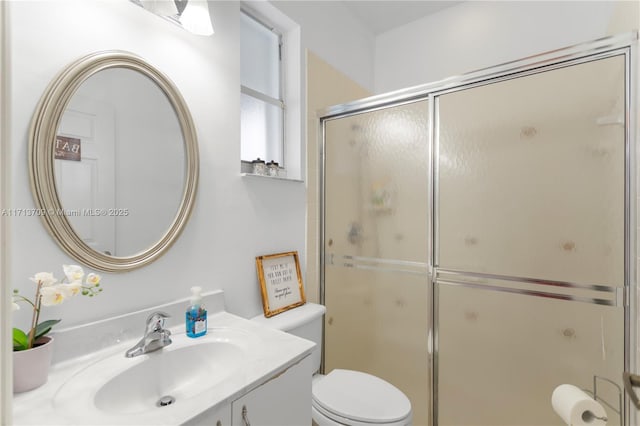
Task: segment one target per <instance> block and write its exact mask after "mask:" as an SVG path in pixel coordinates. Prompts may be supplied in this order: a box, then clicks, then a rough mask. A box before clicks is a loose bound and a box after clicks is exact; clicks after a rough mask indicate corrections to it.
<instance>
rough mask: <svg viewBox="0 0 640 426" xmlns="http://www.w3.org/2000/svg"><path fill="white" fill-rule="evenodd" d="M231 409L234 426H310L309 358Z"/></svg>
mask: <svg viewBox="0 0 640 426" xmlns="http://www.w3.org/2000/svg"><path fill="white" fill-rule="evenodd" d="M231 410H232V425H233V426H249V425H250V426H304V425H311V360H310V357H308V356H307V357H306V358H304V359H303V360H302V361H300V362H299V363H297V364H295V365H293V366H291V367H289V368H288V369H287V370H285V371H284V372H283V373H280V374H279V375H277V376H275V377H273V378H271V379H270V380H269V381H267V382H266V383H264V384H262V385H260V386H258V387H257V388H255V389H253V390H252V391H251V392H249V393H247V394H245V395H244V396H242V397H240V398H238V399H236V400H235V401H233V403H232V406H231Z"/></svg>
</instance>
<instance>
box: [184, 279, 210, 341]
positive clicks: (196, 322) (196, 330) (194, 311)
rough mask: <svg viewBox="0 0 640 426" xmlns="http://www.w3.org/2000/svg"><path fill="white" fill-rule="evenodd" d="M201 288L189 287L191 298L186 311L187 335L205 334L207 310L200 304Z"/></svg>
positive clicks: (198, 335)
mask: <svg viewBox="0 0 640 426" xmlns="http://www.w3.org/2000/svg"><path fill="white" fill-rule="evenodd" d="M201 293H202V288H200V287H191V299H190V304H189V307H188V308H187V312H186V315H185V317H186V327H187V336H189V337H200V336H204V335H205V334H207V310H206V309H205V308H204V306H202V294H201Z"/></svg>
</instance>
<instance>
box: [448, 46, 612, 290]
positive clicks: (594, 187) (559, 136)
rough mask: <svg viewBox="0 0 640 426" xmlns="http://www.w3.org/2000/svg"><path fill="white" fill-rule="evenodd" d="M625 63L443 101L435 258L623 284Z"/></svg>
mask: <svg viewBox="0 0 640 426" xmlns="http://www.w3.org/2000/svg"><path fill="white" fill-rule="evenodd" d="M624 63H625V61H624V57H622V56H616V57H612V58H608V59H602V60H598V61H592V62H588V63H584V64H579V65H574V66H570V67H566V68H562V69H557V70H553V71H548V72H544V73H540V74H536V75H531V76H527V77H522V78H517V79H512V80H508V81H504V82H499V83H494V84H490V85H486V86H482V87H476V88H472V89H468V90H464V91H459V92H454V93H450V94H446V95H443V96H441V97H440V98H439V99H438V113H439V118H440V121H439V124H438V126H439V142H438V150H439V157H438V169H439V174H438V194H439V197H438V200H439V207H438V232H439V234H438V251H437V256H438V258H437V260H438V262H437V263H438V266H440V267H442V268H449V269H457V270H463V271H474V272H488V273H494V274H503V275H512V276H520V277H532V278H542V279H551V280H559V281H571V282H578V283H584V284H604V285H611V286H622V285H623V279H624V276H623V273H624V264H623V259H624V152H625V139H624V117H625V115H624V99H625V98H624Z"/></svg>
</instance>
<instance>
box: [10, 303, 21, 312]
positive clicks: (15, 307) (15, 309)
mask: <svg viewBox="0 0 640 426" xmlns="http://www.w3.org/2000/svg"><path fill="white" fill-rule="evenodd" d="M19 310H20V305H18V304H17V303H16V302H11V312H15V311H19Z"/></svg>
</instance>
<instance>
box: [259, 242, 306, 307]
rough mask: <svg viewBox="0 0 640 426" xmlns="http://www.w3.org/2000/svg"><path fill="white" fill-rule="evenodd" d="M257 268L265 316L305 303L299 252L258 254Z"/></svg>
mask: <svg viewBox="0 0 640 426" xmlns="http://www.w3.org/2000/svg"><path fill="white" fill-rule="evenodd" d="M256 269H257V272H258V280H259V281H260V290H261V293H262V307H263V309H264V316H265V317H267V318H268V317H272V316H274V315H277V314H279V313H281V312H284V311H286V310H289V309H291V308H295V307H296V306H300V305H304V304H305V302H306V300H305V296H304V288H303V287H302V275H301V274H300V262H299V260H298V252H295V251H292V252H287V253H277V254H269V255H265V256H258V257H256Z"/></svg>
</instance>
